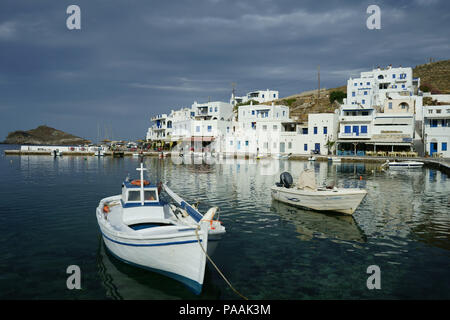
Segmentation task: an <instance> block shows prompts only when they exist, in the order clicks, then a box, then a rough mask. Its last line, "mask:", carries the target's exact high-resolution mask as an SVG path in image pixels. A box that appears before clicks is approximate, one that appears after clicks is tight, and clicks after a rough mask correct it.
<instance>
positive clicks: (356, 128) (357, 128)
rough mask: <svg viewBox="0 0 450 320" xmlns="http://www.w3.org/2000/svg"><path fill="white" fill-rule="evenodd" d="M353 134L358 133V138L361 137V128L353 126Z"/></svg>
mask: <svg viewBox="0 0 450 320" xmlns="http://www.w3.org/2000/svg"><path fill="white" fill-rule="evenodd" d="M353 133H356V136H359V126H353Z"/></svg>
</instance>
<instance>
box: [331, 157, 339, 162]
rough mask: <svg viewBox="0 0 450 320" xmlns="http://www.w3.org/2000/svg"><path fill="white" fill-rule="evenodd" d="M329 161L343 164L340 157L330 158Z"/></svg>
mask: <svg viewBox="0 0 450 320" xmlns="http://www.w3.org/2000/svg"><path fill="white" fill-rule="evenodd" d="M328 161H332V162H341V158H338V157H328Z"/></svg>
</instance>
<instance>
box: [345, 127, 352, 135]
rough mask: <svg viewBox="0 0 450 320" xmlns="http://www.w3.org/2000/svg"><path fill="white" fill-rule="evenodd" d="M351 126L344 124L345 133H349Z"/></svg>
mask: <svg viewBox="0 0 450 320" xmlns="http://www.w3.org/2000/svg"><path fill="white" fill-rule="evenodd" d="M351 128H352V127H351V126H345V131H344V132H345V133H351V132H352V129H351Z"/></svg>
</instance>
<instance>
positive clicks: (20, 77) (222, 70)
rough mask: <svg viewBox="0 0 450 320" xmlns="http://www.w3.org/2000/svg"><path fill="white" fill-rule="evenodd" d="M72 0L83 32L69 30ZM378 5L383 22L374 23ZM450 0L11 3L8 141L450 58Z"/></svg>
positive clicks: (124, 127) (5, 35) (3, 104)
mask: <svg viewBox="0 0 450 320" xmlns="http://www.w3.org/2000/svg"><path fill="white" fill-rule="evenodd" d="M70 5H78V6H79V8H80V9H81V14H80V16H81V29H80V30H76V29H75V30H69V29H68V28H67V25H66V20H67V19H68V18H69V16H70V14H67V13H66V10H67V8H68V7H69V6H70ZM370 5H377V6H379V8H380V13H381V26H380V27H381V28H380V29H372V30H371V29H368V28H367V26H366V20H367V19H368V18H369V16H370V15H371V14H370V13H367V12H366V10H367V8H368V7H369V6H370ZM449 31H450V1H446V0H408V1H406V0H396V1H376V2H375V1H330V0H324V1H317V0H313V1H301V0H252V1H247V0H182V1H178V0H170V1H168V0H166V1H151V0H142V1H137V0H127V1H125V0H122V1H117V0H70V1H65V0H39V1H32V0H1V1H0V141H1V140H3V139H4V138H6V136H7V134H8V133H9V132H11V131H15V130H29V129H33V128H35V127H37V126H39V125H43V124H45V125H48V126H51V127H54V128H56V129H60V130H63V131H65V132H68V133H72V134H75V135H77V136H81V137H83V138H87V139H90V140H92V141H94V142H95V141H97V138H100V139H103V138H113V139H125V140H135V139H142V138H144V137H145V135H146V132H147V129H148V127H149V126H150V125H151V122H150V118H151V117H152V116H153V115H157V114H160V113H169V112H170V110H172V109H179V108H181V107H190V106H191V105H192V104H193V102H194V101H198V102H207V101H208V100H211V101H226V102H228V101H229V99H230V96H231V90H232V83H233V82H234V83H236V93H237V95H244V94H246V93H247V92H249V91H252V90H265V89H273V90H278V91H279V93H280V97H286V96H289V95H292V94H296V93H299V92H302V91H306V90H312V89H316V88H317V68H318V66H319V65H320V79H321V87H325V88H333V87H338V86H342V85H346V83H347V79H348V78H349V77H351V76H357V75H358V74H359V73H360V72H361V71H368V70H371V69H372V68H374V67H376V66H378V65H380V66H387V65H389V64H392V65H393V66H394V67H395V66H400V65H402V66H404V67H405V66H410V67H415V66H416V65H419V64H423V63H426V62H427V61H428V60H429V59H430V58H433V59H435V60H445V59H449V58H450V32H449Z"/></svg>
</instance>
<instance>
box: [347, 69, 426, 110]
mask: <svg viewBox="0 0 450 320" xmlns="http://www.w3.org/2000/svg"><path fill="white" fill-rule="evenodd" d="M419 86H420V79H413V76H412V68H410V67H407V68H403V67H399V68H392V67H391V66H388V67H387V68H376V69H373V70H372V71H367V72H361V74H360V77H358V78H350V79H349V80H348V81H347V98H346V99H345V100H344V104H346V105H353V106H355V107H358V106H361V107H364V108H365V107H372V106H382V105H384V102H385V100H386V99H387V96H388V95H389V94H394V93H395V94H398V95H402V96H413V95H414V94H415V92H417V88H418V87H419Z"/></svg>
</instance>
